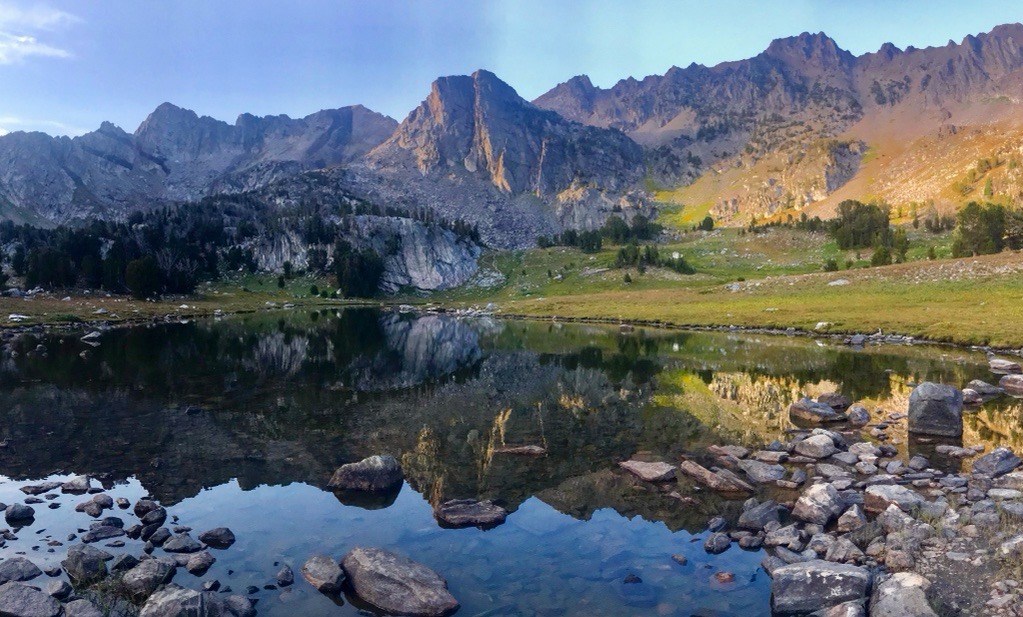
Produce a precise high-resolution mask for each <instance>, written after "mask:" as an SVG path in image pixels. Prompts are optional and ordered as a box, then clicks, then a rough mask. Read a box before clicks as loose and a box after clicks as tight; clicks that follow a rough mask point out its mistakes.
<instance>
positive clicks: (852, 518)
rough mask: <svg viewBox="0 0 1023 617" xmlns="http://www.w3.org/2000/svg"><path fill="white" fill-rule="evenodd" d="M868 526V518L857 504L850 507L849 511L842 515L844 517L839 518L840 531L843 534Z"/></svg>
mask: <svg viewBox="0 0 1023 617" xmlns="http://www.w3.org/2000/svg"><path fill="white" fill-rule="evenodd" d="M866 524H867V516H866V515H865V514H864V513H863V509H862V508H860V506H859V505H857V504H853V505H852V506H850V507H849V509H848V510H846V511H845V512H843V513H842V516H840V517H838V531H840V532H842V533H848V532H850V531H856V530H857V529H859V528H860V527H863V526H864V525H866Z"/></svg>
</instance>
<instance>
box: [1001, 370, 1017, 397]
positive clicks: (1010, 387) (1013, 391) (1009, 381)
mask: <svg viewBox="0 0 1023 617" xmlns="http://www.w3.org/2000/svg"><path fill="white" fill-rule="evenodd" d="M998 385H999V386H1000V387H1001V389H1002V390H1004V391H1005V392H1006V394H1010V395H1012V396H1023V375H1006V376H1005V377H1002V378H1001V379H999V380H998Z"/></svg>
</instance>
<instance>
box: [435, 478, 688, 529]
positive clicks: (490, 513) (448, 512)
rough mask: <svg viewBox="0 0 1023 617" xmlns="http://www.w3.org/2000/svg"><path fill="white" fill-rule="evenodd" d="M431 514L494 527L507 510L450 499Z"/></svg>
mask: <svg viewBox="0 0 1023 617" xmlns="http://www.w3.org/2000/svg"><path fill="white" fill-rule="evenodd" d="M672 474H674V468H673V469H672ZM433 515H434V516H435V517H436V518H437V520H438V521H439V522H440V523H441V524H442V525H444V526H446V527H455V528H458V527H495V526H497V525H500V524H501V523H503V522H504V519H505V518H507V516H508V511H507V510H505V509H504V508H502V507H501V506H499V505H497V504H495V503H494V502H492V501H490V500H486V501H476V500H475V499H452V500H451V501H446V502H444V503H442V504H441V505H439V506H437V509H436V510H434V512H433Z"/></svg>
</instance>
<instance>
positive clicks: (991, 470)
mask: <svg viewBox="0 0 1023 617" xmlns="http://www.w3.org/2000/svg"><path fill="white" fill-rule="evenodd" d="M1021 463H1023V460H1020V458H1019V457H1018V456H1016V455H1015V454H1013V452H1012V450H1010V449H1008V448H995V449H994V450H992V451H991V452H990V453H988V454H985V455H984V456H982V457H980V458H978V459H977V460H975V461H973V473H982V474H984V475H987V476H991V477H992V478H997V477H999V476H1004V475H1005V474H1007V473H1009V472H1010V471H1012V470H1013V469H1016V468H1017V467H1019V466H1020V464H1021Z"/></svg>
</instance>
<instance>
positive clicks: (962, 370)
mask: <svg viewBox="0 0 1023 617" xmlns="http://www.w3.org/2000/svg"><path fill="white" fill-rule="evenodd" d="M88 332H89V330H82V331H79V332H59V333H57V332H53V333H47V332H31V331H29V332H19V333H16V334H12V333H8V335H7V336H6V338H5V347H4V353H3V354H2V360H0V474H2V476H0V502H3V503H5V504H11V503H21V502H24V501H25V499H26V495H25V494H24V493H23V492H22V491H21V490H20V489H21V487H23V486H25V485H28V484H38V483H40V482H44V481H53V480H61V481H63V480H67V479H70V478H72V477H74V476H88V477H90V478H91V479H92V482H93V486H100V485H101V486H102V487H103V488H104V489H105V490H106V493H107V494H109V495H110V496H111V497H113V498H115V499H116V498H122V497H123V498H126V499H127V500H129V501H130V502H131V503H135V502H136V500H138V499H140V498H142V497H144V496H147V495H148V496H151V497H152V499H154V500H156V501H158V502H159V503H160V504H161V505H163V506H164V507H166V508H167V511H168V513H169V515H170V519H168V526H183V527H188V528H191V530H192V533H193V535H195V534H198V533H200V532H201V531H203V530H207V529H211V528H215V527H229V528H230V529H231V530H233V532H234V534H235V535H236V536H237V541H236V542H235V543H234V545H233V546H231V547H230V548H228V549H225V550H213V551H212V552H213V554H214V556H215V557H216V563H214V564H213V566H212V567H210V568H209V570H208V571H207V572H206V573H204V574H203V575H202V576H194V575H192V574H190V573H188V572H186V571H184V570H183V569H179V571H178V573H177V575H176V577H175V579H174V582H176V583H178V584H180V585H182V586H185V587H190V588H196V589H198V588H199V587H200V586H201V585H202V584H203V582H208V581H213V580H217V581H219V582H220V584H221V585H222V587H230V588H231V589H232V590H233V592H234V593H243V594H246V595H248V596H249V597H251V598H253V599H258V602H257V605H256V608H257V610H258V612H259V614H260V615H270V616H284V615H311V616H319V615H366V614H374V612H373V609H372V608H371V607H368V606H366V605H364V604H361V603H360V602H359V600H358V599H357V598H354V597H351V595H350V594H346V593H341V594H338V595H325V594H322V593H320V592H318V591H316V590H315V589H314V588H313V587H312V586H310V585H309V584H308V583H306V581H304V580H303V579H302V577H301V575H300V574H299V569H300V568H301V566H302V564H303V563H304V562H305V560H306V559H307V558H308V557H310V556H311V555H314V554H318V553H322V554H325V555H330V556H333V557H335V558H340V557H341V556H343V555H344V554H345V553H346V552H348V551H349V550H350V549H352V548H353V547H356V546H371V547H379V548H384V549H388V550H391V551H394V552H397V553H400V554H402V555H405V556H408V557H410V558H411V559H414V560H416V561H418V562H420V563H423V564H425V565H427V566H429V567H430V568H432V569H434V570H435V571H436V572H438V573H439V574H440V575H441V576H443V577H444V578H445V579H446V580H447V582H448V586H449V589H450V591H451V593H452V594H453V595H454V597H455V598H457V600H458V601H459V602H460V603H461V608H460V609H459V611H458V614H459V615H466V616H482V615H545V616H546V615H550V616H553V615H678V616H690V615H699V616H712V615H743V616H744V617H755V616H759V615H770V612H771V609H770V594H771V582H770V578H769V577H768V576H767V574H766V573H765V572H764V570H763V569H762V568H761V566H760V561H761V559H762V557H763V551H762V550H749V551H747V550H742V549H740V548H739V547H738V546H737V545H735V544H733V545H732V546H731V547H730V548H729V549H728V550H726V551H725V552H723V553H721V554H718V555H711V554H709V553H707V552H706V551H705V550H704V548H703V540H704V539H705V538H706V537H707V535H708V534H709V532H708V530H707V523H708V520H709V519H711V518H713V517H715V516H723V517H725V518H726V519H729V520H734V519H735V517H737V515H738V513H739V512H740V510H741V506H742V500H727V499H724V498H722V497H721V496H719V495H716V494H714V493H713V492H711V491H707V490H705V489H701V488H700V487H699V486H697V485H695V484H693V483H692V482H691V481H689V480H688V479H687V478H684V477H682V478H679V479H678V480H677V481H672V482H669V483H663V484H656V485H655V484H649V483H645V482H643V481H641V480H639V479H638V478H635V477H634V476H632V475H631V474H629V473H627V472H626V471H624V470H622V469H620V468H619V466H618V463H619V462H621V461H624V460H626V459H629V458H640V459H645V460H651V461H654V460H663V461H669V462H673V463H677V462H678V461H679V460H680V458H681V457H682V456H686V457H689V458H692V459H693V460H696V461H700V462H702V464H704V465H706V466H710V465H712V464H714V459H713V457H712V456H711V455H710V454H708V453H707V451H706V447H707V446H710V445H715V444H739V445H745V446H748V447H751V448H761V447H763V445H764V444H767V443H769V442H771V441H772V440H774V439H777V438H782V437H784V435H785V434H786V431H789V430H790V429H792V428H793V424H792V422H791V420H790V419H789V416H788V413H787V408H788V405H789V404H790V403H791V402H792V401H794V400H796V399H797V398H799V397H800V396H801V395H804V394H806V395H810V396H815V395H818V394H821V393H826V392H833V391H837V392H841V393H843V394H845V395H847V396H849V397H850V398H851V399H852V400H853V401H858V402H862V403H864V404H865V405H866V406H867V407H868V408H869V409H870V410H871V412H872V413H873V414H874V417H875V420H876V419H878V418H880V417H883V415H885V414H888V413H893V412H905V411H906V408H907V404H908V397H909V393H910V391H911V390H912V387H913V386H914V385H915V384H917V383H920V382H922V381H936V382H942V383H949V384H953V385H956V386H957V387H962V386H963V385H964V384H965V383H966V382H968V381H969V380H971V379H974V378H980V379H990V372H989V370H988V366H987V359H986V357H985V355H984V354H983V353H982V352H979V351H970V350H964V349H956V348H949V347H938V346H928V345H884V344H882V345H868V346H866V347H863V348H852V347H848V346H846V345H844V344H842V342H841V341H838V340H814V339H810V338H802V337H795V336H778V335H763V334H755V333H743V332H686V331H658V330H654V329H636V330H635V331H628V332H623V331H622V330H621V329H619V328H618V327H613V326H596V325H582V324H557V323H552V322H549V321H543V322H542V321H503V320H501V319H498V318H493V317H456V316H451V315H446V314H402V313H399V312H396V311H382V310H376V309H344V310H338V311H333V310H331V311H322V310H321V311H316V312H309V311H289V312H262V313H258V314H252V315H243V316H234V317H227V318H222V319H216V320H213V319H211V320H199V321H190V322H182V323H161V324H151V325H145V326H134V327H124V328H114V329H109V330H104V331H102V332H101V333H100V334H99V335H98V336H96V335H93V336H91V337H86V338H85V339H83V338H82V337H83V335H85V334H86V333H88ZM83 352H84V353H83ZM1021 416H1023V404H1021V403H1020V401H1017V400H1016V399H1013V398H1010V397H1006V396H1002V397H1000V398H996V399H994V400H991V401H989V402H987V403H985V404H984V405H983V406H982V407H980V408H979V409H976V410H974V411H972V412H971V413H970V414H969V415H967V417H966V418H965V424H966V428H965V435H964V437H963V443H964V444H965V445H967V446H969V445H975V444H983V445H985V446H987V447H988V448H991V447H994V446H996V445H1006V446H1009V447H1012V448H1013V449H1016V450H1017V451H1019V448H1020V447H1021V446H1023V428H1021V427H1023V423H1021ZM889 443H892V444H894V445H896V446H897V447H898V448H899V449H900V450H901V451H903V452H906V451H907V450H908V452H909V453H913V452H914V451H915V450H914V449H915V448H920V449H924V450H926V449H927V447H928V446H927V444H914V443H911V442H910V441H909V439H908V438H907V436H906V434H905V433H904V431H903V432H901V433H900V431H899V429H898V428H897V427H893V428H892V429H891V435H890V438H889ZM523 445H528V446H537V448H534V451H535V452H534V453H533V454H531V455H523V454H520V453H519V454H517V453H515V450H511V451H509V447H514V446H523ZM536 452H542V454H536ZM926 453H927V455H928V456H934V453H933V452H932V451H927V452H926ZM374 454H391V455H393V456H394V457H395V458H396V459H397V460H398V461H399V462H400V464H401V466H402V469H403V471H404V475H405V483H404V485H403V486H402V487H401V489H400V490H399V491H397V492H394V491H391V492H389V493H386V494H383V495H379V494H375V495H353V494H342V493H335V492H333V491H331V490H330V489H329V488H328V486H327V484H328V481H329V479H330V477H331V475H332V473H333V472H334V470H335V469H336V468H337V467H339V466H340V465H342V464H345V463H349V462H353V461H358V460H361V459H362V458H364V457H367V456H370V455H374ZM935 460H936V459H935ZM945 464H947V465H968V463H959V462H956V461H946V462H945ZM773 490H776V491H777V490H779V489H773ZM781 492H782V493H784V491H781ZM796 495H798V493H797V492H792V494H791V495H790V496H789V499H792V498H794V496H796ZM39 497H40V498H41V502H39V503H37V504H36V505H34V506H33V507H34V509H35V512H36V513H35V518H34V520H33V521H31V523H30V524H28V525H27V526H24V527H21V528H13V529H12V530H11V531H12V533H11V534H8V539H7V540H6V542H5V543H4V545H3V547H2V548H0V557H3V558H9V557H13V556H15V555H24V556H26V557H28V558H29V559H30V560H32V561H33V562H34V563H35V564H36V565H38V566H39V567H40V568H44V569H45V568H47V567H54V566H59V564H60V562H61V560H62V559H64V557H65V555H66V551H67V549H68V547H69V546H71V545H72V544H74V543H76V542H77V541H71V540H69V537H70V536H72V535H73V534H78V535H80V534H81V533H82V532H83V531H85V530H87V529H88V528H89V524H90V523H91V522H92V519H91V518H90V517H89V515H87V514H85V513H82V512H77V511H75V505H76V504H77V503H79V502H80V501H81V500H82V499H83V497H82V496H81V495H71V494H64V493H61V492H60V491H59V490H58V491H53V492H52V493H50V494H47V495H45V496H43V495H40V496H39ZM464 498H472V499H489V500H493V501H494V502H495V503H497V504H499V505H501V506H503V507H504V508H506V509H507V510H508V512H509V514H508V517H507V520H506V521H505V522H504V523H503V524H501V525H498V526H496V527H494V528H490V529H478V528H467V529H449V528H444V527H442V526H441V525H440V524H439V523H438V522H437V520H436V519H435V517H434V507H435V506H436V505H438V504H440V503H442V502H445V501H447V500H450V499H464ZM782 498H784V495H782ZM105 515H113V516H119V517H123V518H124V519H125V520H126V521H127V522H129V523H130V522H134V520H133V515H132V513H131V510H130V509H125V510H118V509H117V508H116V507H115V508H114V509H113V511H108V512H106V513H105ZM117 540H118V541H116V542H111V541H100V542H97V543H96V546H97V547H99V548H102V549H103V550H106V551H108V552H111V553H114V554H119V553H126V552H127V553H132V554H134V555H136V556H138V555H141V553H142V544H143V543H142V542H141V541H140V540H131V539H127V538H123V537H122V538H118V539H117ZM122 543H123V546H120V544H122ZM160 552H161V550H160V549H159V548H157V549H156V551H155V553H154V554H159V553H160ZM673 556H675V557H674V558H673ZM681 558H684V559H681ZM681 562H684V564H683V563H681ZM284 565H289V566H290V567H291V568H292V569H293V570H294V572H295V574H296V576H295V578H296V580H295V582H294V584H292V585H290V586H287V587H279V586H277V585H276V584H275V574H276V573H277V572H278V570H280V569H281V567H282V566H284ZM722 572H728V573H731V574H732V575H734V576H733V577H728V576H716V575H718V574H719V573H722ZM59 576H66V575H65V574H60V575H59ZM46 578H47V577H46V576H45V575H44V577H42V578H40V579H37V582H36V583H35V584H38V582H39V581H42V582H43V583H44V584H45V582H46ZM124 610H125V607H120V608H118V607H116V606H115V607H114V611H113V614H118V613H119V612H123V611H124ZM124 614H130V610H129V612H128V613H124Z"/></svg>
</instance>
